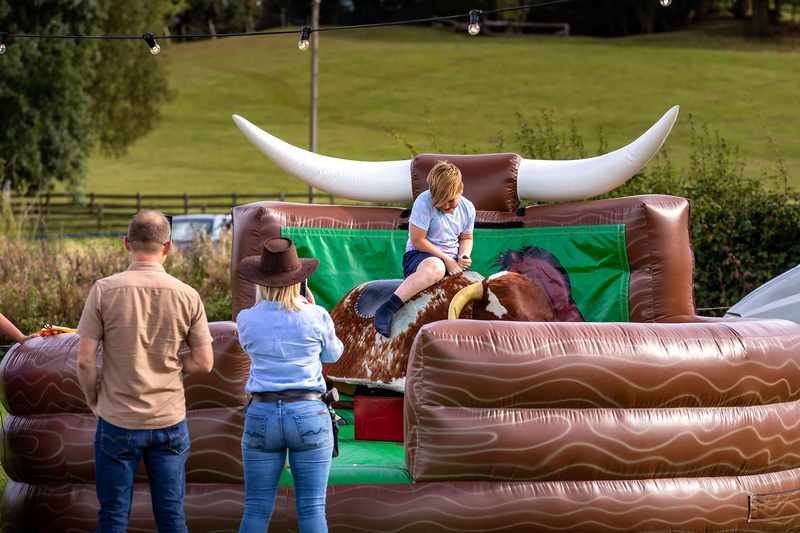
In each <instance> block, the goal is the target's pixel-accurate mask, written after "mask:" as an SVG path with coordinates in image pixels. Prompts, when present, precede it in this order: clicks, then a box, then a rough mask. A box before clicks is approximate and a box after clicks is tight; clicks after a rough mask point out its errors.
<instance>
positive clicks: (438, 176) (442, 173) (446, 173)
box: [428, 161, 464, 208]
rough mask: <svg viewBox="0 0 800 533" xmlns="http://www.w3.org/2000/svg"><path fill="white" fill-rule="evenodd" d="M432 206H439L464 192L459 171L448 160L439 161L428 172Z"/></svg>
mask: <svg viewBox="0 0 800 533" xmlns="http://www.w3.org/2000/svg"><path fill="white" fill-rule="evenodd" d="M428 186H430V188H431V199H432V200H433V207H436V208H441V207H442V206H444V205H445V204H447V203H448V202H450V201H452V200H454V199H455V198H456V197H457V196H458V195H460V194H461V193H463V192H464V183H463V182H462V181H461V171H460V170H459V169H458V167H457V166H455V165H454V164H453V163H451V162H450V161H439V162H438V163H436V164H435V165H434V166H433V168H432V169H431V171H430V172H428Z"/></svg>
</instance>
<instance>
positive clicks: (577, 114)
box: [86, 28, 800, 193]
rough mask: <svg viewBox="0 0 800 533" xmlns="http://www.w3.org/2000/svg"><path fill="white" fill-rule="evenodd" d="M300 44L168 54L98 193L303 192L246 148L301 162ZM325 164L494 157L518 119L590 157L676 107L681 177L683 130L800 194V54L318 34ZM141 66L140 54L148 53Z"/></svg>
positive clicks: (252, 43)
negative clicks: (165, 86) (283, 146)
mask: <svg viewBox="0 0 800 533" xmlns="http://www.w3.org/2000/svg"><path fill="white" fill-rule="evenodd" d="M296 41H297V38H296V37H295V36H279V37H269V38H248V39H220V40H216V41H204V42H197V43H192V44H177V45H166V46H164V52H163V53H162V55H161V56H159V57H158V58H154V59H153V60H154V61H165V62H166V63H167V64H168V69H169V77H170V82H171V86H172V88H173V90H174V93H175V97H174V99H173V100H172V101H171V102H170V103H169V104H168V105H167V106H166V107H165V109H164V113H163V120H162V121H161V123H160V125H159V126H158V127H157V129H155V130H154V131H153V132H151V133H150V134H149V135H148V136H147V137H145V138H144V139H142V140H140V141H139V142H138V143H137V144H136V145H135V146H133V148H132V149H131V150H130V153H129V154H128V155H127V156H125V157H123V158H122V159H118V160H114V159H107V158H103V157H100V156H95V157H93V158H92V159H91V160H90V163H89V173H88V181H87V184H86V190H88V191H94V192H126V193H131V192H137V191H141V192H146V193H157V192H164V193H167V192H173V193H182V192H185V191H186V192H195V193H201V192H208V193H210V192H231V191H237V192H242V193H246V192H271V191H279V190H285V191H293V190H294V191H302V190H304V188H305V187H304V186H303V185H302V184H300V183H299V182H298V181H296V180H294V179H293V178H290V177H289V176H287V175H286V174H284V173H283V172H281V171H280V170H278V169H277V168H276V167H275V166H274V165H272V163H271V162H269V161H268V160H266V158H265V157H263V156H262V155H261V154H260V153H259V152H257V151H256V149H255V148H253V147H252V146H251V145H250V144H249V143H248V142H247V141H246V140H245V139H244V137H243V136H242V135H241V134H240V133H239V131H238V130H237V129H236V128H235V126H234V125H233V122H232V121H231V119H230V116H231V114H232V113H238V114H241V115H243V116H244V117H246V118H248V119H249V120H251V121H252V122H254V123H256V124H257V125H259V126H260V127H262V128H264V129H265V130H267V131H269V132H271V133H273V134H274V135H276V136H278V137H280V138H282V139H284V140H286V141H287V142H290V143H293V144H296V145H299V146H303V147H305V146H307V144H308V116H309V112H308V105H309V104H308V101H309V88H308V85H309V58H310V54H309V53H303V52H300V51H299V50H298V49H297V46H296ZM320 50H321V51H320V100H319V151H320V152H321V153H324V154H327V155H334V156H337V157H344V158H351V159H364V160H381V159H405V158H408V157H409V155H410V152H409V149H408V148H407V147H406V145H405V143H404V141H408V142H409V143H411V144H412V145H413V146H414V147H415V148H416V149H417V150H419V151H434V150H459V149H460V148H461V147H463V146H469V147H471V148H474V149H477V150H482V151H483V150H485V151H491V150H494V149H495V147H496V144H495V143H496V139H497V138H498V135H503V136H505V137H506V138H511V137H512V136H513V133H514V131H516V130H517V127H518V119H517V117H516V114H517V113H521V114H522V115H523V116H527V117H530V118H532V119H533V118H535V117H536V115H537V114H538V112H539V111H540V110H541V109H550V110H553V111H554V112H555V116H556V117H557V118H559V119H561V120H563V121H565V122H566V121H567V120H569V119H574V120H575V121H576V123H577V125H578V128H579V131H580V133H581V134H582V135H583V136H584V137H585V139H586V141H587V147H588V148H589V149H590V150H594V149H595V148H596V145H597V140H598V138H599V137H598V131H599V129H600V128H601V127H602V128H603V129H604V132H605V134H606V136H607V137H608V140H609V143H610V147H612V148H616V147H617V146H618V145H621V144H625V143H627V142H629V141H630V140H632V139H634V138H635V137H636V136H638V135H639V134H640V133H642V132H643V131H644V130H645V129H646V128H647V127H649V125H650V124H652V123H653V122H655V120H657V119H658V118H659V117H660V116H661V114H662V113H663V112H665V111H666V110H667V109H668V108H669V107H670V106H672V105H674V104H680V105H681V106H682V119H681V120H680V122H679V125H678V126H677V128H676V130H675V131H674V132H673V134H672V137H671V139H670V141H669V144H668V147H669V149H670V150H671V154H673V156H674V157H675V158H676V159H677V161H678V162H681V161H682V160H684V159H685V158H686V154H687V147H688V143H689V134H688V131H689V130H688V126H687V124H688V121H687V120H686V119H687V117H688V115H689V114H690V113H691V114H692V115H693V116H694V117H695V118H696V119H697V121H699V122H700V123H704V124H707V125H708V126H709V127H710V128H711V129H712V130H719V131H720V132H721V133H722V135H723V136H725V137H727V138H728V139H729V140H731V141H732V142H734V143H736V144H739V145H740V146H741V150H742V154H743V157H744V158H745V160H747V161H748V164H749V168H751V169H754V171H757V169H758V168H760V167H769V166H771V165H773V164H774V162H775V161H776V159H777V158H778V157H780V158H783V159H784V160H785V161H786V164H787V168H788V171H789V173H790V176H791V179H792V181H793V183H795V184H798V183H800V136H798V120H800V105H799V104H800V92H798V91H797V87H798V86H800V69H798V68H796V66H795V64H796V63H797V61H798V60H799V59H800V53H798V51H797V49H796V48H795V47H794V46H793V45H788V46H787V45H780V44H779V45H774V44H772V43H767V44H760V43H755V42H752V41H745V40H743V39H740V38H733V37H727V36H726V35H724V34H723V35H718V34H711V33H704V32H699V31H694V32H691V33H690V32H677V33H673V34H663V35H655V36H640V37H633V38H626V39H613V40H608V39H607V40H601V39H590V38H582V37H572V38H559V37H497V38H488V37H486V38H483V37H479V38H467V37H466V36H463V35H460V34H455V33H452V32H448V31H443V30H435V29H427V28H390V29H383V30H381V31H374V30H373V31H366V30H358V31H352V32H337V33H326V34H322V36H321V41H320ZM143 53H146V50H144V51H143Z"/></svg>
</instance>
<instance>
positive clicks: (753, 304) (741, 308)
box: [725, 265, 800, 323]
mask: <svg viewBox="0 0 800 533" xmlns="http://www.w3.org/2000/svg"><path fill="white" fill-rule="evenodd" d="M725 316H726V317H746V318H783V319H785V320H791V321H792V322H797V323H800V265H797V266H796V267H794V268H793V269H791V270H789V271H786V272H784V273H783V274H781V275H780V276H777V277H775V278H772V279H771V280H769V281H768V282H766V283H765V284H763V285H762V286H760V287H758V288H757V289H755V290H754V291H753V292H751V293H750V294H748V295H747V296H745V297H744V298H742V299H741V300H739V301H738V302H737V303H736V305H734V306H733V307H731V308H730V309H728V312H727V313H725Z"/></svg>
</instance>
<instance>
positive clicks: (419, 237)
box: [408, 224, 461, 275]
mask: <svg viewBox="0 0 800 533" xmlns="http://www.w3.org/2000/svg"><path fill="white" fill-rule="evenodd" d="M408 232H409V234H410V236H411V244H413V245H414V248H415V249H417V250H419V251H420V252H428V253H429V254H431V255H433V256H435V257H438V258H439V259H441V260H442V261H444V266H445V268H446V269H447V273H448V274H450V275H453V274H458V273H459V272H461V265H459V263H458V261H456V260H455V259H453V258H452V257H450V256H449V255H447V254H445V253H444V252H442V251H441V250H440V249H439V247H438V246H436V245H435V244H433V243H432V242H431V241H429V240H428V231H427V230H424V229H422V228H418V227H417V226H415V225H414V224H409V225H408Z"/></svg>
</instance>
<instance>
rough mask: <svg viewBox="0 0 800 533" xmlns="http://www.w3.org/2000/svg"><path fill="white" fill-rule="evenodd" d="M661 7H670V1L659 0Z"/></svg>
mask: <svg viewBox="0 0 800 533" xmlns="http://www.w3.org/2000/svg"><path fill="white" fill-rule="evenodd" d="M659 2H660V3H661V5H662V6H664V7H669V6H671V5H672V0H659Z"/></svg>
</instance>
